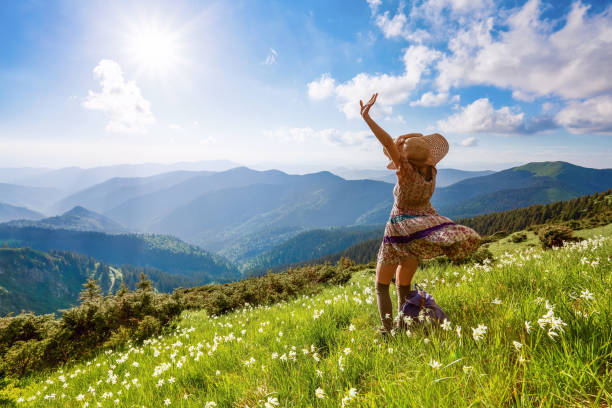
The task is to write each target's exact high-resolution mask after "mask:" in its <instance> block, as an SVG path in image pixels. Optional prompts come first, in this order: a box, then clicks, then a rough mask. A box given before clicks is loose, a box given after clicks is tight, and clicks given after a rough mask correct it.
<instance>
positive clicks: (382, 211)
mask: <svg viewBox="0 0 612 408" xmlns="http://www.w3.org/2000/svg"><path fill="white" fill-rule="evenodd" d="M226 164H227V163H221V165H226ZM207 165H210V164H207ZM143 166H145V165H143ZM202 166H204V164H200V167H202ZM170 167H171V166H170ZM129 168H130V169H132V170H133V169H134V167H129ZM151 168H153V167H146V166H145V167H143V168H138V171H145V170H147V171H150V170H151ZM11 171H12V172H11V174H12V175H13V177H15V174H16V172H17V171H16V170H15V169H12V170H11ZM92 171H93V170H92ZM100 171H101V170H96V171H93V173H92V174H99V173H100ZM108 171H109V170H108V169H107V172H108ZM114 171H115V170H113V171H111V172H114ZM383 172H384V173H381V174H382V175H383V176H384V177H387V175H386V174H388V175H390V176H394V172H393V171H390V170H383ZM6 173H7V172H6V171H4V174H6ZM59 173H62V172H60V171H59V170H58V171H56V173H54V174H59ZM68 173H69V171H68ZM0 174H3V172H2V171H0ZM24 174H28V177H34V176H33V175H32V169H25V170H24ZM42 174H43V175H47V176H48V175H49V172H46V173H42ZM372 174H373V175H375V174H374V173H372ZM439 174H445V176H444V177H445V179H446V181H447V182H448V181H450V180H455V179H459V181H457V182H455V183H453V184H451V185H448V186H440V185H438V183H437V188H436V191H435V193H434V196H433V197H432V204H433V205H434V206H435V207H436V209H437V210H438V212H439V213H440V214H442V215H446V216H448V217H450V218H458V217H469V216H474V215H478V214H484V213H488V212H492V211H502V210H507V209H512V208H517V207H524V206H528V205H532V204H544V203H549V202H552V201H556V200H562V199H569V198H573V197H577V196H580V195H584V194H591V193H594V192H598V191H604V190H606V189H607V188H610V186H612V170H611V169H589V168H585V167H580V166H576V165H573V164H570V163H566V162H542V163H529V164H526V165H523V166H518V167H513V168H511V169H507V170H503V171H499V172H494V173H493V172H486V171H485V172H464V171H461V170H454V169H440V173H439ZM47 176H45V177H47ZM353 176H358V174H357V173H354V174H353ZM440 178H441V179H442V176H440ZM437 181H438V180H437ZM41 184H42V182H41ZM0 187H2V186H0ZM3 187H4V190H0V191H2V192H3V193H4V194H3V195H2V198H0V202H3V201H10V203H19V204H20V205H21V207H23V208H21V209H18V208H14V207H15V204H11V205H13V207H7V206H0V219H1V220H6V219H10V218H11V215H12V214H17V215H18V216H19V218H33V219H38V221H37V222H35V223H32V222H30V223H28V222H24V221H20V222H19V223H15V222H13V223H11V224H9V225H11V226H13V227H17V226H38V227H40V228H56V229H57V228H65V229H76V230H81V231H84V230H90V231H98V232H105V233H122V232H128V231H132V232H147V233H158V234H169V235H174V236H176V237H178V238H180V239H182V240H184V241H187V242H189V243H191V244H195V245H198V246H201V247H202V248H205V249H206V250H209V251H213V252H216V253H217V254H219V255H222V256H225V257H226V258H227V259H229V260H230V261H231V262H238V263H239V264H242V263H243V262H248V260H249V259H253V258H255V257H256V256H258V255H260V254H263V253H264V252H266V251H268V250H270V249H272V248H273V247H274V246H276V245H280V244H282V243H283V242H285V241H287V240H288V239H291V238H292V237H294V236H296V235H297V234H299V233H302V232H305V231H309V230H312V229H318V228H329V227H348V226H357V225H362V226H367V225H372V226H375V225H381V224H384V222H385V221H386V220H387V218H388V215H389V211H390V209H391V205H392V202H393V195H392V191H393V184H391V183H387V182H384V181H380V180H364V179H354V180H346V179H344V178H342V177H339V176H337V175H335V174H332V173H330V172H326V171H322V172H317V173H310V174H305V175H295V174H287V173H285V172H282V171H279V170H266V171H257V170H252V169H249V168H247V167H233V168H231V169H228V170H224V171H206V170H200V171H188V170H177V171H170V172H165V173H162V174H157V175H149V176H146V177H113V178H110V179H107V180H104V181H102V182H100V183H98V184H95V185H93V186H89V187H87V188H85V189H82V190H80V191H78V192H74V193H71V194H64V195H63V196H62V195H61V192H59V190H56V189H53V188H49V187H30V186H15V185H8V184H4V185H3ZM54 199H55V201H53V200H54ZM10 203H9V204H10ZM45 204H46V208H47V209H49V210H52V211H53V212H52V214H63V215H62V216H60V217H49V218H46V219H44V220H40V218H41V217H40V216H41V214H39V213H35V212H31V213H28V212H27V208H33V207H34V208H36V207H38V208H40V207H42V206H45ZM75 207H82V208H77V209H76V210H73V211H72V212H71V210H72V209H73V208H75ZM66 211H68V214H65V213H66ZM96 213H98V214H96ZM267 256H269V255H267Z"/></svg>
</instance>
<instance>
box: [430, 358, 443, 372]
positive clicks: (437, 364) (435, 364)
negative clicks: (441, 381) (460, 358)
mask: <svg viewBox="0 0 612 408" xmlns="http://www.w3.org/2000/svg"><path fill="white" fill-rule="evenodd" d="M429 365H430V366H431V368H433V369H434V370H437V369H438V368H440V367H442V364H440V362H438V361H436V360H433V359H432V360H430V361H429Z"/></svg>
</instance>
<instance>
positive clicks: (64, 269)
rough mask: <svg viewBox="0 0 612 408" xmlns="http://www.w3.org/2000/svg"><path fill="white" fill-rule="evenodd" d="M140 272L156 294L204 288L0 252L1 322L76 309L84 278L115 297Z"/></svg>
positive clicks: (86, 261) (27, 252) (63, 258)
mask: <svg viewBox="0 0 612 408" xmlns="http://www.w3.org/2000/svg"><path fill="white" fill-rule="evenodd" d="M140 272H144V273H146V275H147V276H148V278H149V279H150V280H151V281H152V283H153V287H154V288H155V289H156V290H158V291H160V292H172V291H173V290H174V289H176V288H178V287H181V286H183V287H189V286H196V285H201V284H202V282H201V281H200V280H198V279H193V278H188V277H185V276H181V275H170V274H168V273H165V272H162V271H160V270H157V269H152V268H138V267H133V266H129V265H123V266H122V267H113V266H111V265H107V264H105V263H103V262H99V261H97V260H95V259H94V258H91V257H88V256H84V255H79V254H75V253H73V252H68V251H50V252H48V253H46V252H42V251H37V250H34V249H30V248H0V316H3V315H5V314H7V313H10V312H13V313H19V312H20V311H21V310H27V311H31V312H34V313H37V314H43V313H55V312H57V311H58V310H59V309H65V308H70V307H72V306H75V305H78V304H79V293H80V292H81V290H82V289H83V287H82V285H83V283H85V281H87V279H88V278H92V279H95V280H97V281H98V282H99V285H100V287H101V289H102V291H103V293H104V294H111V293H115V292H116V291H117V290H118V289H119V287H120V286H121V284H122V283H124V284H125V285H126V287H127V288H128V289H135V288H136V284H137V282H138V281H139V275H140Z"/></svg>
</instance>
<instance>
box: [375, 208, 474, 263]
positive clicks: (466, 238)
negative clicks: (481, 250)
mask: <svg viewBox="0 0 612 408" xmlns="http://www.w3.org/2000/svg"><path fill="white" fill-rule="evenodd" d="M479 245H480V235H479V234H478V233H477V232H476V231H474V230H473V229H472V228H469V227H466V226H465V225H460V224H455V223H454V222H453V221H452V220H451V219H450V218H447V217H444V216H441V215H438V213H437V211H436V210H435V209H434V208H433V207H429V208H428V209H425V210H401V211H400V210H397V209H396V208H394V211H392V212H391V215H390V217H389V220H388V221H387V224H386V226H385V233H384V236H383V240H382V243H381V244H380V248H379V250H378V256H377V260H378V262H379V263H384V264H399V263H401V262H403V261H405V260H407V259H409V258H417V259H430V258H435V257H436V256H440V255H446V256H447V257H449V258H450V259H453V260H455V259H461V258H465V257H466V256H468V255H470V254H471V253H472V252H474V251H475V250H476V249H477V248H478V246H479Z"/></svg>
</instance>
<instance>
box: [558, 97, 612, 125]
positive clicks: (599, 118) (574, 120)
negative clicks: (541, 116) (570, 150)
mask: <svg viewBox="0 0 612 408" xmlns="http://www.w3.org/2000/svg"><path fill="white" fill-rule="evenodd" d="M556 120H557V121H558V122H559V123H560V124H561V125H563V126H565V127H566V128H567V129H568V130H569V131H570V132H572V133H591V132H593V133H605V134H612V96H610V95H603V96H597V97H594V98H590V99H587V100H585V101H582V102H580V101H573V102H570V103H569V104H568V105H567V106H566V107H565V108H563V109H562V110H561V111H560V112H559V113H558V114H557V116H556Z"/></svg>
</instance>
